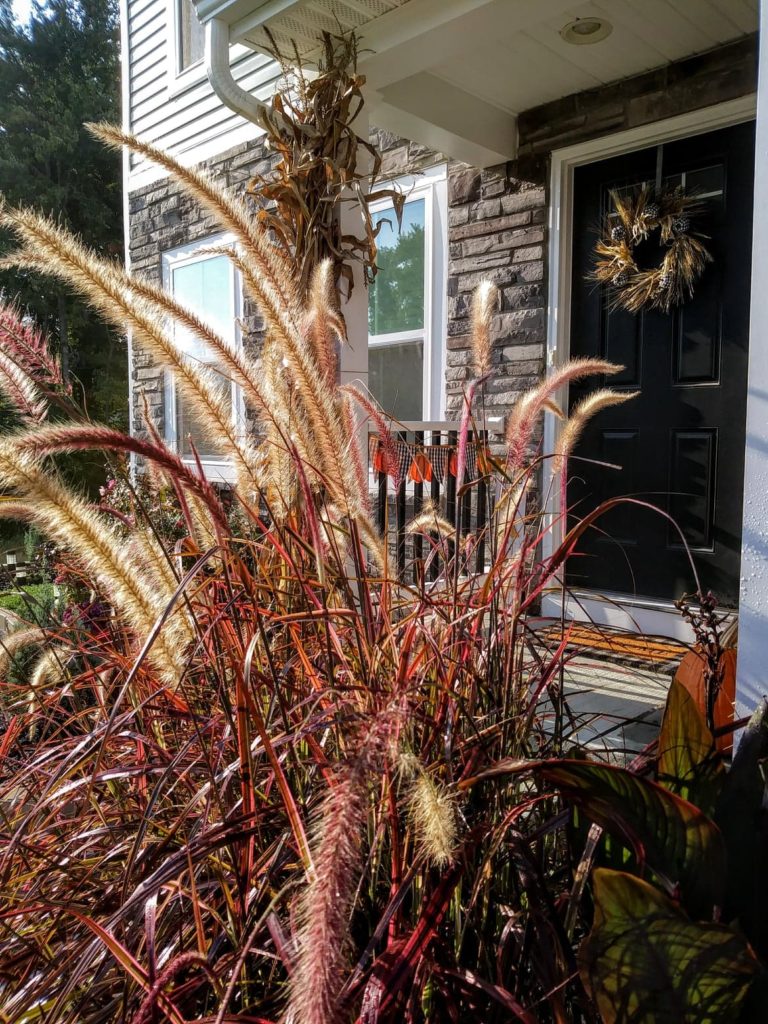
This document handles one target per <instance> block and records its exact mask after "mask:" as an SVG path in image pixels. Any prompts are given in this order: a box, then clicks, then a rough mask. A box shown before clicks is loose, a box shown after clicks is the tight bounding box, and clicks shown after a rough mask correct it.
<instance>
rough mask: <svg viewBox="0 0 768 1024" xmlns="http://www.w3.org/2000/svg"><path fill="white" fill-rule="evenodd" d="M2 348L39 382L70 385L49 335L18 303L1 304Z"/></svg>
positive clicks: (57, 385)
mask: <svg viewBox="0 0 768 1024" xmlns="http://www.w3.org/2000/svg"><path fill="white" fill-rule="evenodd" d="M0 349H1V350H2V351H3V352H4V353H5V354H6V355H7V356H8V358H9V359H12V360H13V362H14V363H15V364H16V365H17V366H18V367H19V368H20V369H22V370H24V371H25V372H26V373H27V374H28V375H29V376H30V377H31V378H32V380H33V381H35V383H37V384H38V385H47V386H49V387H60V388H63V387H65V386H66V385H65V381H64V377H63V375H62V372H61V366H60V365H59V362H58V361H57V360H56V359H55V358H54V356H53V355H52V353H51V350H50V346H49V344H48V339H47V337H46V336H45V334H44V333H43V331H41V330H40V328H39V327H37V325H36V324H35V323H34V322H33V320H32V319H31V318H30V317H25V316H24V315H23V314H22V312H21V310H20V309H19V308H18V307H17V306H15V305H11V304H3V303H0Z"/></svg>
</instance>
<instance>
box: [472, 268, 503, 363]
mask: <svg viewBox="0 0 768 1024" xmlns="http://www.w3.org/2000/svg"><path fill="white" fill-rule="evenodd" d="M498 300H499V290H498V288H497V287H496V285H495V284H493V282H492V281H481V282H480V284H479V285H478V287H477V288H476V289H475V293H474V295H473V296H472V306H471V312H470V322H471V324H472V359H473V362H474V370H475V376H476V377H478V378H485V377H487V375H488V374H489V372H490V369H491V349H492V345H491V318H492V316H493V311H494V309H495V308H496V305H497V304H498Z"/></svg>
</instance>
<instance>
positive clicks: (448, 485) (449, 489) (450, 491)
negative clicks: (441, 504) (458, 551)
mask: <svg viewBox="0 0 768 1024" xmlns="http://www.w3.org/2000/svg"><path fill="white" fill-rule="evenodd" d="M458 436H459V435H458V433H457V432H456V431H455V430H449V431H448V458H447V460H446V463H447V465H448V464H450V462H451V460H452V459H455V456H456V442H457V440H458ZM447 465H446V478H445V518H446V519H447V520H448V522H449V523H450V524H451V526H454V527H455V526H456V476H455V474H453V473H449V472H448V469H447ZM455 548H456V544H455V542H454V541H453V540H451V541H449V542H448V557H449V558H453V556H454V552H455Z"/></svg>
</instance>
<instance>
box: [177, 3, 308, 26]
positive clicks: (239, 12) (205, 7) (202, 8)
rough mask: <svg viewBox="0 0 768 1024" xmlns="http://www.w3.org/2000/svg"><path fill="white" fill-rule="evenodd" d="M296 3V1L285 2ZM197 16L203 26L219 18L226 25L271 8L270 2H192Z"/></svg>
mask: <svg viewBox="0 0 768 1024" xmlns="http://www.w3.org/2000/svg"><path fill="white" fill-rule="evenodd" d="M286 2H288V3H297V2H298V0H286ZM192 3H193V4H194V5H195V8H196V10H197V16H198V18H199V19H200V21H201V22H202V23H203V24H205V23H206V22H207V21H210V20H211V19H212V18H221V20H222V21H225V22H226V23H227V24H228V25H232V24H234V23H235V22H236V21H239V20H240V19H241V18H245V17H248V16H249V15H252V14H254V13H256V12H257V11H258V10H259V8H263V7H269V6H271V0H192Z"/></svg>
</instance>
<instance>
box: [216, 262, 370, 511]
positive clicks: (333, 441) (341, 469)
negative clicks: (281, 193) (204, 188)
mask: <svg viewBox="0 0 768 1024" xmlns="http://www.w3.org/2000/svg"><path fill="white" fill-rule="evenodd" d="M232 261H233V263H234V264H235V266H236V267H238V269H239V270H240V272H241V273H242V275H243V280H244V282H245V283H247V282H248V268H247V266H246V265H245V264H244V263H243V261H242V258H241V255H240V253H234V254H233V255H232ZM254 299H255V301H256V302H257V303H258V304H259V306H260V307H261V309H262V312H264V305H263V303H262V301H261V300H260V298H259V296H258V294H254ZM265 318H266V319H267V325H268V329H269V332H270V334H271V336H272V338H273V340H274V343H275V344H277V345H278V346H279V350H280V352H281V354H282V356H283V357H284V358H285V359H287V361H288V364H289V367H290V370H291V374H292V376H293V379H294V381H295V384H296V391H297V394H298V398H299V400H300V401H301V403H302V405H303V409H304V414H305V417H306V421H307V424H308V426H309V428H310V429H311V431H312V433H313V435H314V445H315V449H316V451H317V456H318V460H319V461H318V462H317V463H316V464H315V467H314V468H315V471H316V472H317V474H318V476H319V477H321V478H322V479H323V482H324V484H325V486H326V487H327V488H328V490H329V491H330V493H331V495H332V497H333V501H334V503H335V504H336V505H337V506H338V507H339V508H341V509H344V510H345V512H346V514H347V515H348V516H349V517H350V518H352V519H356V520H359V521H361V520H362V519H364V518H365V511H364V509H365V502H364V500H363V497H362V495H360V494H358V492H357V488H356V486H355V484H356V481H357V478H358V474H357V471H356V469H355V467H354V466H353V465H352V459H351V454H352V449H351V447H350V445H349V442H348V440H347V438H346V437H345V434H344V427H343V421H342V417H341V415H340V412H339V408H338V404H337V402H336V394H335V391H336V389H335V387H332V386H329V385H328V383H327V382H326V380H325V377H324V375H323V373H322V372H321V370H320V368H319V367H318V365H317V362H316V359H315V355H314V352H313V351H312V350H311V348H310V346H309V344H308V342H307V339H306V338H305V337H304V336H303V335H302V334H301V332H297V331H293V330H292V329H288V328H287V327H286V326H285V324H284V323H282V322H281V321H280V319H279V318H277V319H272V320H270V319H269V317H268V316H266V314H265Z"/></svg>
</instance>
